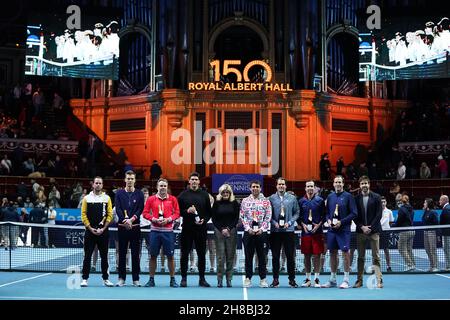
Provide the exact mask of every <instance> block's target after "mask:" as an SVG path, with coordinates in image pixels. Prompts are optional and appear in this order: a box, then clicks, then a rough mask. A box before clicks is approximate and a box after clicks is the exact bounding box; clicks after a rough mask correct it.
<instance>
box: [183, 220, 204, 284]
mask: <svg viewBox="0 0 450 320" xmlns="http://www.w3.org/2000/svg"><path fill="white" fill-rule="evenodd" d="M206 232H207V230H206V227H202V228H199V227H194V228H189V229H185V228H183V229H182V231H181V237H180V245H181V259H180V267H181V277H182V278H186V277H187V269H188V260H189V253H190V252H191V250H192V244H193V243H194V244H195V251H197V259H198V265H197V266H198V274H199V276H200V278H204V277H205V266H206V259H205V254H206V235H207V233H206Z"/></svg>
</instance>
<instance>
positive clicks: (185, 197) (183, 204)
mask: <svg viewBox="0 0 450 320" xmlns="http://www.w3.org/2000/svg"><path fill="white" fill-rule="evenodd" d="M178 203H179V206H180V214H181V216H182V217H183V228H182V231H181V239H180V245H181V259H180V265H181V283H180V286H181V287H186V286H187V266H188V258H189V253H190V252H191V250H192V244H193V243H195V250H196V251H197V257H198V274H199V277H200V279H199V286H201V287H210V285H209V283H208V282H206V279H205V265H206V260H205V254H206V238H207V237H206V235H207V228H206V222H207V221H208V220H209V219H210V218H211V203H210V200H209V195H208V193H207V192H206V191H203V190H202V189H200V177H199V174H198V173H197V172H194V173H191V176H190V177H189V187H188V189H187V190H185V191H183V192H182V193H181V194H180V195H179V196H178Z"/></svg>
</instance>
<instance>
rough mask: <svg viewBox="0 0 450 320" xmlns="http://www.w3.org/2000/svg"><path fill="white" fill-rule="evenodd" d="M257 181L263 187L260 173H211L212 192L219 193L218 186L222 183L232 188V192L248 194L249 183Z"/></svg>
mask: <svg viewBox="0 0 450 320" xmlns="http://www.w3.org/2000/svg"><path fill="white" fill-rule="evenodd" d="M254 180H256V181H259V182H260V183H261V189H262V188H263V180H264V178H263V176H262V175H260V174H213V175H212V192H213V193H219V188H220V187H221V186H222V185H223V184H225V183H226V184H229V185H230V186H231V187H232V188H233V192H234V194H247V195H249V194H250V183H251V182H252V181H254Z"/></svg>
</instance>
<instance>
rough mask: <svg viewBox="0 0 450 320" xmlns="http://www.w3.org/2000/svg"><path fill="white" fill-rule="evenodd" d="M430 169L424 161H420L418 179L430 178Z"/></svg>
mask: <svg viewBox="0 0 450 320" xmlns="http://www.w3.org/2000/svg"><path fill="white" fill-rule="evenodd" d="M430 178H431V171H430V168H429V167H428V165H427V163H426V162H422V164H421V165H420V179H430Z"/></svg>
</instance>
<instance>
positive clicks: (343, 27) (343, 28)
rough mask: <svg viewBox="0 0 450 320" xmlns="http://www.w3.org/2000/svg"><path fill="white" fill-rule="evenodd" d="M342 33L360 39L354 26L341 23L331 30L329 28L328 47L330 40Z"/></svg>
mask: <svg viewBox="0 0 450 320" xmlns="http://www.w3.org/2000/svg"><path fill="white" fill-rule="evenodd" d="M341 32H342V33H347V34H350V35H352V36H354V37H355V38H356V39H358V38H359V31H358V29H356V28H355V27H354V26H352V25H350V24H348V23H339V24H335V25H333V26H331V27H330V28H328V30H327V39H326V41H327V46H328V42H329V41H330V39H331V38H333V37H334V36H335V35H337V34H338V33H341Z"/></svg>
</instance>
